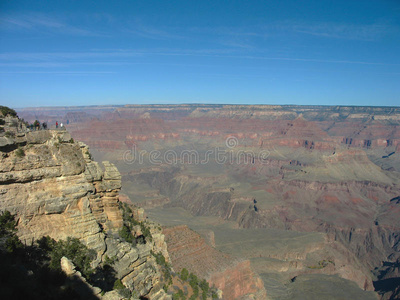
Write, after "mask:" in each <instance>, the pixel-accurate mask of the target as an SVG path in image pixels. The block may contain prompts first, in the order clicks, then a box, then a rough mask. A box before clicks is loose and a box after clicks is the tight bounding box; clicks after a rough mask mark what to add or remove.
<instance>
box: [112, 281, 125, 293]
mask: <svg viewBox="0 0 400 300" xmlns="http://www.w3.org/2000/svg"><path fill="white" fill-rule="evenodd" d="M124 288H125V286H124V284H123V283H122V281H121V279H117V280H115V282H114V290H120V289H124Z"/></svg>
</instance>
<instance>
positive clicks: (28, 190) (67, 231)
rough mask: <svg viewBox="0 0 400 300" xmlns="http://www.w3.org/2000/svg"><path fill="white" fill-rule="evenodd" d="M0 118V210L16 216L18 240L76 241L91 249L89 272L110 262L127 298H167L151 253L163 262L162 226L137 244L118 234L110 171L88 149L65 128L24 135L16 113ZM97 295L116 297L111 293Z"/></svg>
mask: <svg viewBox="0 0 400 300" xmlns="http://www.w3.org/2000/svg"><path fill="white" fill-rule="evenodd" d="M0 117H1V119H2V123H3V125H5V126H4V127H2V132H1V133H0V211H5V210H8V211H10V212H11V213H12V214H15V215H16V220H17V224H18V235H19V238H20V240H21V241H22V242H23V243H25V244H27V245H29V244H32V243H33V242H34V241H36V240H37V239H39V238H41V237H43V236H50V237H52V238H54V239H55V240H62V239H66V238H67V237H73V238H78V239H79V240H80V241H81V242H83V243H84V244H85V245H86V246H88V247H89V248H90V249H94V250H95V251H96V254H97V255H96V259H95V260H94V261H93V262H92V267H93V268H95V267H97V266H99V265H101V264H103V263H104V261H105V260H107V259H110V258H112V259H113V260H114V265H113V267H114V269H115V271H116V273H117V275H116V278H117V279H119V280H120V281H121V282H122V284H123V285H124V287H125V288H127V289H129V290H130V293H131V294H132V295H134V296H136V297H147V298H149V299H170V298H171V296H170V295H167V294H166V293H165V291H164V290H163V288H162V287H163V284H164V283H163V279H162V273H161V269H160V266H159V265H158V264H157V263H156V258H155V257H154V255H153V253H163V255H164V257H166V259H167V260H168V252H167V250H166V245H165V243H164V239H163V235H162V234H161V229H158V228H157V227H156V226H154V225H152V224H148V225H147V226H148V227H147V228H148V230H149V231H150V232H151V234H152V239H150V240H146V241H145V242H144V243H143V242H142V243H141V244H138V245H133V244H132V243H128V242H126V241H123V239H122V238H120V237H119V235H118V232H119V230H120V229H121V228H122V226H123V217H122V211H121V209H120V208H119V191H120V188H121V175H120V173H119V172H118V170H117V168H116V167H115V166H114V165H113V164H111V163H109V162H107V161H105V162H103V163H102V166H100V164H99V163H97V162H95V161H93V160H92V158H91V154H90V152H89V149H88V147H87V146H86V145H85V144H83V143H79V142H75V141H74V140H73V139H72V138H71V136H70V134H69V133H68V132H67V131H66V130H37V131H29V130H28V129H26V126H25V124H24V123H23V122H22V121H21V120H19V119H18V118H17V117H16V116H14V117H13V116H3V115H2V114H0ZM93 290H94V291H97V292H98V288H93ZM97 292H96V293H97ZM97 294H98V295H97V296H98V297H104V298H105V299H121V296H120V295H119V294H118V293H117V292H115V291H111V292H107V293H104V291H103V293H101V294H103V296H102V295H101V294H99V293H97Z"/></svg>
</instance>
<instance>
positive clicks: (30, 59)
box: [0, 49, 400, 67]
mask: <svg viewBox="0 0 400 300" xmlns="http://www.w3.org/2000/svg"><path fill="white" fill-rule="evenodd" d="M152 56H198V57H215V58H232V59H251V60H275V61H295V62H312V63H329V64H358V65H382V66H399V65H400V64H397V63H385V62H376V61H357V60H338V59H319V58H307V57H272V56H262V55H245V54H234V53H233V52H232V51H230V50H227V49H197V50H190V49H159V50H157V49H137V50H131V49H126V50H115V51H105V52H102V51H88V52H42V53H40V52H39V53H21V52H19V53H0V64H3V65H4V66H5V65H7V64H20V65H21V66H23V65H24V64H25V62H27V63H30V64H32V66H33V67H34V66H35V64H37V63H41V62H44V63H46V64H51V63H54V64H55V66H56V64H57V63H60V62H64V63H80V64H85V63H86V64H90V63H92V64H93V63H95V64H102V63H103V64H110V65H112V64H115V63H121V62H120V61H118V60H119V59H134V58H143V57H152ZM97 59H101V61H97ZM104 59H108V60H109V61H107V62H104V61H103V60H104ZM127 62H132V61H129V60H128V61H127ZM49 66H50V65H49Z"/></svg>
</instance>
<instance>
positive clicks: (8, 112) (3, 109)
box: [0, 105, 17, 117]
mask: <svg viewBox="0 0 400 300" xmlns="http://www.w3.org/2000/svg"><path fill="white" fill-rule="evenodd" d="M0 111H1V113H2V114H3V116H8V115H10V116H12V117H16V116H17V112H16V111H15V110H13V109H12V108H9V107H7V106H1V105H0Z"/></svg>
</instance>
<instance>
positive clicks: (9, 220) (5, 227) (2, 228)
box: [0, 210, 23, 253]
mask: <svg viewBox="0 0 400 300" xmlns="http://www.w3.org/2000/svg"><path fill="white" fill-rule="evenodd" d="M16 232H17V221H16V220H15V215H12V214H11V213H10V212H9V211H8V210H6V211H4V212H2V214H1V215H0V238H3V239H5V244H4V246H5V250H6V251H7V252H8V253H13V252H15V250H17V249H20V248H22V247H23V245H22V243H21V241H20V240H19V239H18V236H17V235H16Z"/></svg>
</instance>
